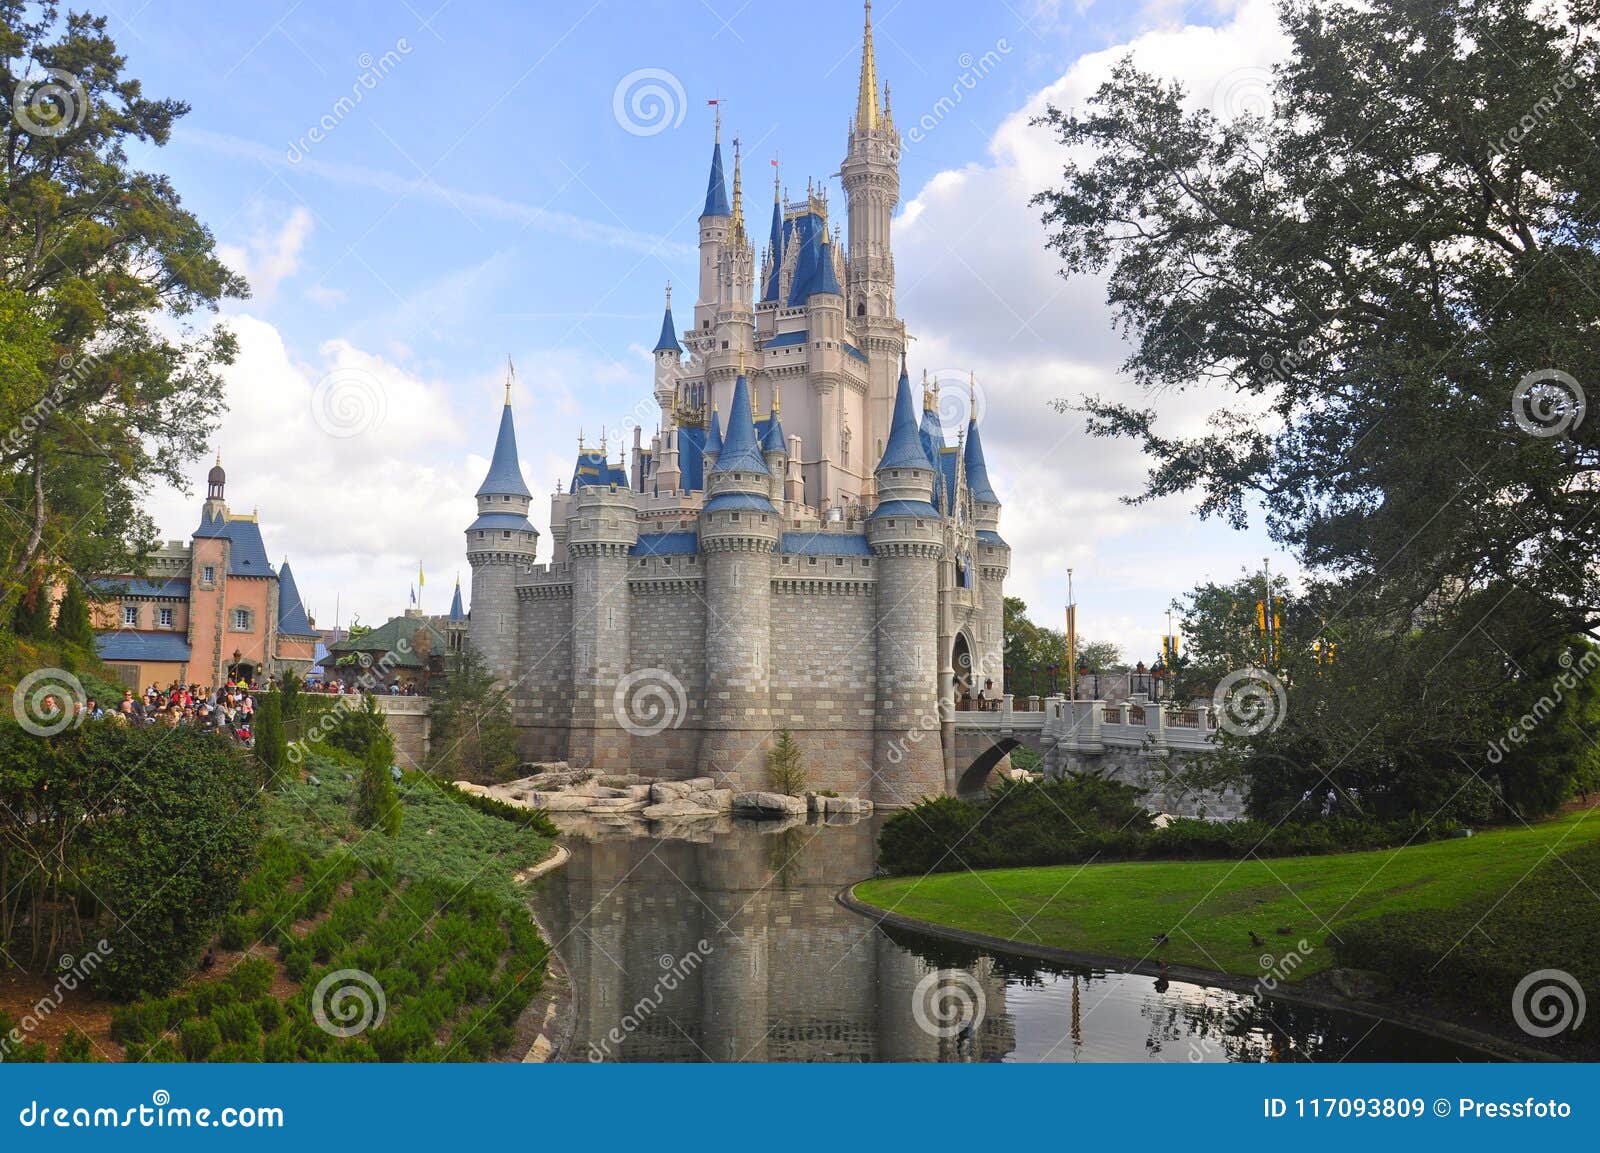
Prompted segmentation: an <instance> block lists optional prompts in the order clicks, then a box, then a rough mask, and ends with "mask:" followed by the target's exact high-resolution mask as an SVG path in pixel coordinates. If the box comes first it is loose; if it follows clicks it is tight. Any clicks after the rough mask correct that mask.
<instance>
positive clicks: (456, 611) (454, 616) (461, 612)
mask: <svg viewBox="0 0 1600 1153" xmlns="http://www.w3.org/2000/svg"><path fill="white" fill-rule="evenodd" d="M450 619H451V620H453V621H464V620H466V619H467V610H466V609H464V608H462V607H461V578H460V577H457V578H456V593H455V596H453V597H451V598H450Z"/></svg>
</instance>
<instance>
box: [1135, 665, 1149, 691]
mask: <svg viewBox="0 0 1600 1153" xmlns="http://www.w3.org/2000/svg"><path fill="white" fill-rule="evenodd" d="M1133 691H1134V692H1136V693H1143V694H1144V695H1145V696H1149V695H1150V673H1149V670H1147V669H1146V668H1145V667H1144V662H1143V661H1140V662H1139V663H1138V664H1136V665H1134V666H1133Z"/></svg>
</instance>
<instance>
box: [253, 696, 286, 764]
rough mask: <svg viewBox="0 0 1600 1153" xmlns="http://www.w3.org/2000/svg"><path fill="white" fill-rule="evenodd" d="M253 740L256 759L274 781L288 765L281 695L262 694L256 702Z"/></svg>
mask: <svg viewBox="0 0 1600 1153" xmlns="http://www.w3.org/2000/svg"><path fill="white" fill-rule="evenodd" d="M250 731H251V735H252V736H253V737H254V738H255V755H256V759H257V760H258V761H260V762H261V764H262V767H263V768H265V769H266V771H267V778H268V779H269V780H271V779H274V778H276V777H277V776H278V774H279V773H281V772H283V770H284V767H285V766H286V765H288V763H289V740H288V736H287V735H286V734H285V732H284V727H283V697H282V694H281V693H275V692H273V693H262V694H261V696H260V697H259V698H258V699H257V700H256V711H255V719H254V722H253V724H252V725H251V730H250Z"/></svg>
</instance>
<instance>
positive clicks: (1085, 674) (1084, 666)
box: [1078, 660, 1100, 701]
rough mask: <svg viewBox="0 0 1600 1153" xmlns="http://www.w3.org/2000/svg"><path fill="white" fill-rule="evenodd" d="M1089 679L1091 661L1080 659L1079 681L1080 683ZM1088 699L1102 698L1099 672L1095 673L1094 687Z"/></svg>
mask: <svg viewBox="0 0 1600 1153" xmlns="http://www.w3.org/2000/svg"><path fill="white" fill-rule="evenodd" d="M1088 679H1089V663H1088V662H1087V661H1081V660H1080V661H1079V662H1078V681H1079V683H1082V682H1084V681H1087V680H1088ZM1087 699H1088V700H1091V701H1097V700H1099V699H1100V674H1099V673H1096V674H1095V675H1094V688H1093V689H1091V690H1090V692H1089V696H1088V698H1087Z"/></svg>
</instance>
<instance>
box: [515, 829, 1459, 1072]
mask: <svg viewBox="0 0 1600 1153" xmlns="http://www.w3.org/2000/svg"><path fill="white" fill-rule="evenodd" d="M880 823H881V818H875V819H870V820H866V821H859V822H857V823H855V824H851V825H836V826H832V825H821V824H802V825H793V826H791V827H788V828H778V827H775V826H772V825H758V824H752V823H746V822H742V821H739V822H736V821H730V820H722V821H720V822H706V823H704V824H702V825H699V826H693V825H684V826H680V827H679V829H678V830H676V833H675V835H672V836H668V837H665V838H663V837H659V836H658V835H655V834H657V833H659V832H660V831H661V830H657V829H649V828H647V827H646V826H644V825H643V824H642V823H634V824H628V823H625V822H622V821H620V820H619V821H618V822H616V823H615V824H613V825H608V824H603V823H599V822H595V821H593V820H589V819H585V818H571V819H568V821H567V822H566V824H567V827H568V831H567V833H566V835H565V836H564V837H563V843H564V844H566V846H567V847H568V848H569V849H570V850H571V852H572V859H571V861H570V862H569V863H568V864H567V866H566V867H565V868H563V869H559V870H557V871H556V872H554V873H552V874H550V875H548V876H547V877H545V878H544V879H543V880H541V881H539V882H538V883H537V888H536V892H535V896H534V909H535V912H536V913H537V914H538V916H539V919H540V921H541V923H542V924H543V925H544V926H545V928H546V930H547V931H548V932H549V933H550V934H551V936H552V938H553V939H554V943H555V945H556V951H557V953H558V954H559V955H560V957H561V959H562V961H563V962H564V963H565V965H566V967H567V970H568V972H569V974H570V976H571V978H572V984H573V991H574V996H575V1001H576V1017H577V1021H576V1028H575V1031H574V1034H573V1037H572V1040H571V1042H570V1044H569V1045H568V1046H567V1049H566V1051H565V1053H564V1054H563V1056H564V1058H565V1059H567V1060H573V1061H585V1060H590V1061H598V1060H611V1061H1182V1062H1199V1061H1342V1060H1355V1061H1366V1060H1381V1059H1388V1060H1413V1061H1445V1060H1482V1059H1484V1058H1483V1055H1482V1054H1480V1053H1477V1052H1475V1051H1473V1050H1470V1049H1465V1048H1462V1047H1460V1046H1456V1045H1453V1044H1451V1043H1450V1042H1448V1041H1444V1040H1441V1039H1438V1038H1435V1037H1431V1036H1429V1035H1427V1034H1423V1033H1419V1032H1416V1031H1414V1030H1411V1029H1406V1028H1403V1027H1400V1026H1397V1025H1393V1024H1389V1023H1385V1022H1380V1021H1375V1020H1373V1019H1372V1018H1369V1017H1364V1016H1361V1015H1359V1014H1353V1013H1344V1012H1337V1011H1330V1010H1326V1009H1317V1008H1310V1007H1307V1006H1304V1005H1299V1004H1294V1003H1291V1002H1287V1001H1277V1000H1270V999H1269V1000H1265V1001H1263V1002H1261V1003H1260V1004H1259V1005H1258V1004H1256V1003H1255V1002H1254V1001H1253V1000H1252V999H1251V998H1250V997H1249V996H1247V995H1245V994H1242V993H1236V992H1232V991H1229V990H1224V989H1218V988H1211V987H1207V986H1204V985H1194V984H1187V983H1185V982H1181V981H1171V982H1167V981H1158V980H1157V979H1156V978H1154V977H1150V976H1144V975H1140V974H1134V973H1120V972H1114V971H1107V970H1104V969H1075V968H1069V967H1062V966H1055V965H1045V964H1042V963H1040V962H1038V961H1034V960H1029V959H1027V958H1023V957H1019V956H1014V955H1006V954H1000V953H991V952H986V951H980V950H975V949H971V948H965V947H961V946H955V945H951V944H949V943H948V942H943V941H939V940H937V939H934V938H930V937H925V936H922V935H920V934H907V933H903V932H900V931H897V930H890V929H885V928H880V927H878V926H876V925H875V924H874V923H873V922H872V921H871V920H870V919H868V918H865V917H862V916H860V915H858V914H856V913H853V912H851V911H850V910H848V909H846V908H845V907H844V906H842V905H840V904H839V903H838V902H837V901H836V900H835V894H836V893H837V892H838V890H839V889H840V888H841V887H842V886H844V885H846V884H848V883H850V882H852V881H857V880H860V879H862V878H863V877H868V876H871V875H872V873H873V869H874V852H875V846H876V832H877V828H878V825H879V824H880ZM647 833H648V834H650V835H647ZM691 838H692V839H691Z"/></svg>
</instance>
